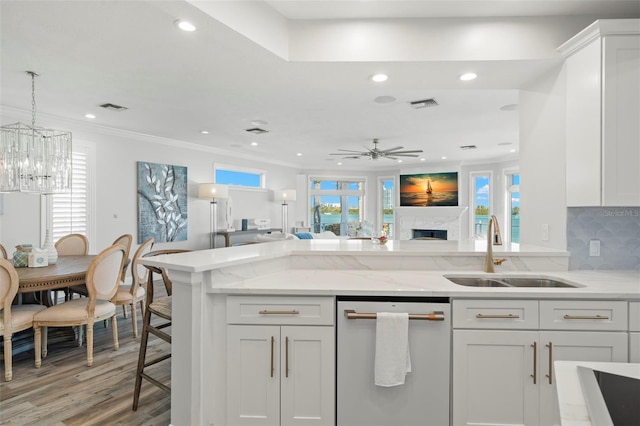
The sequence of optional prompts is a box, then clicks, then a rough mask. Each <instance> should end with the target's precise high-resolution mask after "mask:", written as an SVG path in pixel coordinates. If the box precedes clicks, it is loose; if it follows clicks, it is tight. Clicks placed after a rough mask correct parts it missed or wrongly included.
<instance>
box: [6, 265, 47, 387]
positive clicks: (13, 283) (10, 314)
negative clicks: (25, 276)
mask: <svg viewBox="0 0 640 426" xmlns="http://www.w3.org/2000/svg"><path fill="white" fill-rule="evenodd" d="M18 283H19V278H18V273H17V272H16V270H15V268H14V267H13V265H12V264H11V262H9V261H8V260H6V259H0V336H3V338H4V378H5V380H6V381H7V382H8V381H10V380H11V379H12V378H13V367H12V355H11V351H12V349H13V347H12V345H11V337H12V336H13V333H16V332H18V331H22V330H26V329H28V328H31V327H32V326H33V316H34V315H35V314H36V313H38V312H40V311H42V310H44V309H45V306H42V305H12V302H13V299H14V298H15V296H16V294H17V293H18Z"/></svg>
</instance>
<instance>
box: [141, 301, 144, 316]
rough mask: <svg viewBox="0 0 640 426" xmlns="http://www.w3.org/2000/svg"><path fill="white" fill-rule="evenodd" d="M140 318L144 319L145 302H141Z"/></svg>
mask: <svg viewBox="0 0 640 426" xmlns="http://www.w3.org/2000/svg"><path fill="white" fill-rule="evenodd" d="M140 316H141V317H144V300H142V299H141V300H140Z"/></svg>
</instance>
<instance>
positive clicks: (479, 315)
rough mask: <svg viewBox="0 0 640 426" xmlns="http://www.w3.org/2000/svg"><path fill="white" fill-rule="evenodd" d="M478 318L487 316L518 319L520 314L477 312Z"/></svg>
mask: <svg viewBox="0 0 640 426" xmlns="http://www.w3.org/2000/svg"><path fill="white" fill-rule="evenodd" d="M476 318H479V319H485V318H501V319H517V318H520V315H517V314H504V315H492V314H477V315H476Z"/></svg>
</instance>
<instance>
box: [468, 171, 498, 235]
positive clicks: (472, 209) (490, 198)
mask: <svg viewBox="0 0 640 426" xmlns="http://www.w3.org/2000/svg"><path fill="white" fill-rule="evenodd" d="M479 176H489V196H488V200H487V201H488V204H489V205H488V206H487V209H488V210H489V214H490V215H491V214H495V212H494V210H493V198H494V196H495V194H494V191H495V180H494V178H493V171H492V170H474V171H472V172H469V224H468V225H469V238H474V237H475V236H476V233H475V226H476V223H475V217H476V205H475V196H476V190H475V182H474V180H475V178H476V177H479Z"/></svg>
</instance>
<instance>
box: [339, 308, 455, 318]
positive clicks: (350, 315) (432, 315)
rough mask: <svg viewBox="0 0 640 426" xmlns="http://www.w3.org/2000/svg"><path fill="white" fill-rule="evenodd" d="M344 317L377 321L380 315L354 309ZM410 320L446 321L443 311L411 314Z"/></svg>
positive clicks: (345, 312) (345, 311)
mask: <svg viewBox="0 0 640 426" xmlns="http://www.w3.org/2000/svg"><path fill="white" fill-rule="evenodd" d="M344 316H345V317H346V318H347V319H376V318H378V314H376V313H369V312H356V311H354V310H353V309H345V310H344ZM409 319H410V320H422V321H444V312H443V311H434V312H433V313H430V314H409Z"/></svg>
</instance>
